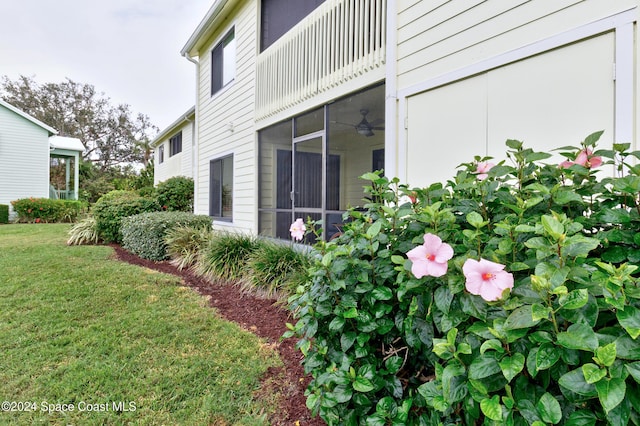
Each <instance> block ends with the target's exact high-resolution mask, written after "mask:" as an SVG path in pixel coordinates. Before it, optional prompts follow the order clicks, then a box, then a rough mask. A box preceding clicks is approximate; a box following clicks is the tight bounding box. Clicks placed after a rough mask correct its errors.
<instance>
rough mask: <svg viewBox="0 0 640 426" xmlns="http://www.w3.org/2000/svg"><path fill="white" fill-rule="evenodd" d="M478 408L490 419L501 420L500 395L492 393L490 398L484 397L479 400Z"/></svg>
mask: <svg viewBox="0 0 640 426" xmlns="http://www.w3.org/2000/svg"><path fill="white" fill-rule="evenodd" d="M480 410H482V413H483V414H484V415H485V416H487V417H488V418H490V419H491V420H495V421H500V420H502V405H500V397H499V396H498V395H494V396H493V397H492V398H491V399H489V398H485V399H483V400H482V401H480Z"/></svg>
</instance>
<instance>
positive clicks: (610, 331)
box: [286, 132, 640, 426]
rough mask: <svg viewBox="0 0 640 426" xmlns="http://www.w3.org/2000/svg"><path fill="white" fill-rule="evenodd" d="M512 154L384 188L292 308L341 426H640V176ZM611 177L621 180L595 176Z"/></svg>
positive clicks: (582, 159) (604, 158) (514, 149)
mask: <svg viewBox="0 0 640 426" xmlns="http://www.w3.org/2000/svg"><path fill="white" fill-rule="evenodd" d="M600 134H601V132H599V133H595V134H593V135H590V136H589V137H587V139H586V140H585V141H584V142H583V144H582V146H581V147H580V148H577V149H575V148H574V149H569V148H564V149H562V150H561V151H562V152H561V153H562V154H563V155H564V156H565V157H567V161H565V162H563V163H561V164H560V166H559V165H557V164H546V165H544V164H540V161H542V160H545V159H547V158H549V157H550V155H549V154H546V153H539V152H534V151H533V150H531V149H525V148H523V146H522V143H520V142H518V141H513V140H510V141H507V146H508V147H509V151H508V158H509V159H511V160H512V162H513V164H512V165H507V164H504V163H500V164H498V165H495V166H494V165H491V164H489V163H488V160H489V159H488V158H479V157H476V159H475V161H474V162H473V163H468V164H466V165H464V166H463V169H462V170H460V171H459V172H458V174H457V175H456V176H455V178H454V179H452V180H450V181H449V182H448V183H447V184H446V186H443V185H442V184H434V185H431V186H429V187H427V188H410V187H407V186H406V185H400V184H399V182H398V180H397V179H394V180H391V181H389V180H388V179H387V178H384V177H381V176H380V175H379V174H377V173H370V174H367V175H365V176H364V177H365V178H366V179H367V180H370V181H371V186H370V187H368V189H367V192H368V193H369V196H370V199H371V200H373V201H372V202H370V203H369V204H367V205H365V210H364V211H355V210H353V211H350V212H349V217H350V219H351V221H349V222H348V223H347V224H345V226H344V232H343V234H342V235H341V236H340V237H338V238H336V239H335V240H333V241H331V242H328V243H323V242H320V243H318V244H317V245H316V246H315V250H316V251H317V253H318V260H317V261H316V262H315V264H314V265H313V266H312V268H311V269H310V274H311V282H310V283H309V284H308V285H307V286H306V287H304V288H303V289H302V290H301V291H300V292H299V293H298V294H296V296H295V297H293V298H292V300H291V302H292V304H291V308H292V309H293V310H294V312H295V313H296V316H297V322H296V324H295V326H294V325H288V327H289V328H290V329H291V330H290V331H289V332H288V333H287V334H286V335H287V336H289V335H294V334H295V335H297V336H299V338H300V340H299V342H298V347H299V349H300V350H301V351H302V353H303V355H304V361H303V363H304V367H305V371H306V372H307V373H311V374H312V376H313V379H312V381H311V383H310V385H309V388H308V390H307V395H308V396H307V406H308V407H310V408H311V409H312V410H313V412H314V413H319V414H320V416H322V418H323V419H324V420H325V421H326V422H327V423H328V424H348V425H363V424H367V425H385V424H410V425H437V424H444V425H452V424H466V425H479V424H485V425H489V424H499V425H503V424H504V425H536V426H538V425H539V426H542V425H548V424H565V425H587V424H588V425H595V424H603V423H608V424H612V425H625V424H628V423H629V422H630V421H632V422H633V423H634V424H638V419H640V397H639V396H638V395H640V385H639V383H640V340H639V339H638V337H639V336H640V288H639V284H640V282H639V279H638V275H639V269H638V266H639V264H640V237H639V236H640V198H639V195H638V194H639V193H640V169H639V168H638V167H637V166H633V165H631V162H630V161H629V160H630V159H631V158H632V157H636V158H640V152H629V151H628V149H629V144H614V146H613V149H612V150H602V151H597V152H595V153H594V152H593V150H594V149H595V143H596V141H597V139H598V138H599V136H600ZM603 162H604V163H605V164H611V165H612V167H611V169H610V170H616V173H617V174H618V175H617V177H605V178H602V179H596V174H597V172H598V169H597V167H598V166H599V165H601V164H602V163H603Z"/></svg>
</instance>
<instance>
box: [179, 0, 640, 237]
mask: <svg viewBox="0 0 640 426" xmlns="http://www.w3.org/2000/svg"><path fill="white" fill-rule="evenodd" d="M639 5H640V1H639V0H616V1H610V0H557V1H548V0H517V1H511V0H472V1H467V0H449V1H445V0H438V1H420V0H298V1H296V2H289V1H286V0H261V1H258V0H216V1H215V2H214V3H213V5H212V7H211V9H210V10H209V12H208V13H207V15H206V16H205V17H204V19H203V20H202V22H201V23H200V25H199V26H198V27H197V28H196V30H195V32H194V33H193V35H192V36H191V37H190V38H189V40H188V41H187V43H186V45H185V47H184V48H183V50H182V52H181V53H182V55H183V56H185V57H186V58H187V59H189V60H191V61H192V62H194V63H195V64H196V67H197V75H198V81H197V85H198V87H197V93H198V95H197V100H196V106H195V112H196V124H195V145H194V146H195V151H194V159H195V161H194V180H195V187H196V189H195V190H196V194H195V195H196V197H195V200H196V201H195V210H196V213H201V214H210V215H211V216H212V217H213V219H214V225H216V226H217V227H225V228H232V229H237V230H243V231H249V232H253V233H259V234H262V235H267V236H272V237H280V238H286V237H287V236H288V226H289V224H290V223H291V222H292V221H293V219H294V218H296V217H305V218H306V217H312V218H314V219H322V220H323V221H324V223H325V228H326V229H327V230H328V232H327V236H329V237H330V236H331V235H332V234H333V233H334V232H337V231H338V230H339V227H340V215H341V213H342V212H343V211H344V210H345V209H347V208H348V207H349V206H354V205H357V204H359V203H360V202H361V198H362V195H363V194H362V189H361V185H362V182H361V181H359V180H358V178H357V177H358V176H359V175H361V174H362V173H364V172H366V171H369V170H374V169H380V168H384V170H385V174H386V175H387V176H398V177H399V178H400V179H401V181H403V182H406V183H409V184H411V185H416V186H419V185H428V184H430V183H432V182H435V181H443V180H446V179H447V178H450V177H452V176H453V175H454V173H455V167H456V165H458V164H460V163H462V162H469V161H471V160H472V159H473V157H474V156H475V155H490V156H494V157H496V158H497V159H502V156H503V155H504V154H503V152H504V150H505V145H504V142H505V141H506V140H507V139H519V140H524V142H525V144H527V145H528V146H529V147H532V148H534V149H536V150H539V151H545V150H548V149H550V148H552V147H558V146H564V145H570V144H573V145H577V144H578V143H579V142H580V141H581V140H582V139H583V138H584V137H585V136H587V135H588V134H590V133H592V132H594V131H597V130H605V133H604V136H603V138H602V140H601V142H600V144H601V146H603V147H606V146H611V144H612V143H613V142H614V141H615V142H631V143H632V144H633V148H634V149H637V139H638V135H637V132H638V130H637V129H638V121H639V120H638V118H639V114H640V104H639V98H638V96H637V87H638V83H639V76H640V74H639V73H640V68H639V67H638V65H637V63H636V61H637V58H638V57H639V54H640V51H639V44H638V42H637V41H636V40H637V34H636V32H637V22H638V16H639V9H640V8H639Z"/></svg>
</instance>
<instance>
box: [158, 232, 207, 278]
mask: <svg viewBox="0 0 640 426" xmlns="http://www.w3.org/2000/svg"><path fill="white" fill-rule="evenodd" d="M211 238H212V231H211V228H202V227H194V226H176V227H174V228H172V229H170V230H169V231H167V234H166V235H165V237H164V241H165V243H166V244H167V254H168V255H169V258H170V259H171V263H172V264H174V265H175V266H177V267H178V269H181V270H182V269H185V268H190V267H192V266H194V265H195V264H196V262H197V260H198V256H199V253H200V252H201V251H202V250H204V248H205V247H206V246H207V245H208V244H209V241H210V240H211Z"/></svg>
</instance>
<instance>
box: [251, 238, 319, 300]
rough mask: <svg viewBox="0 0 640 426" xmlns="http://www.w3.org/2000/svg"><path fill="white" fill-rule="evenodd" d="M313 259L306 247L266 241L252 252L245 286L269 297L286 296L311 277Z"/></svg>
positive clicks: (252, 291) (280, 297)
mask: <svg viewBox="0 0 640 426" xmlns="http://www.w3.org/2000/svg"><path fill="white" fill-rule="evenodd" d="M310 264H311V260H310V258H309V256H308V255H307V253H306V251H303V250H301V249H300V248H296V247H293V246H291V245H289V244H282V243H278V242H272V241H265V242H264V243H263V244H261V245H260V247H258V249H257V250H256V251H255V252H254V253H253V254H252V255H251V256H250V258H249V261H248V264H247V266H248V272H247V277H246V279H245V280H244V282H243V284H242V287H243V288H244V290H247V291H249V292H251V293H255V294H258V295H260V296H263V297H267V298H274V297H275V298H279V299H285V300H286V298H288V297H289V296H291V295H292V294H294V293H295V291H296V289H297V287H298V286H299V285H300V284H303V283H304V282H306V281H307V274H306V271H307V268H308V267H309V266H310Z"/></svg>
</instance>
